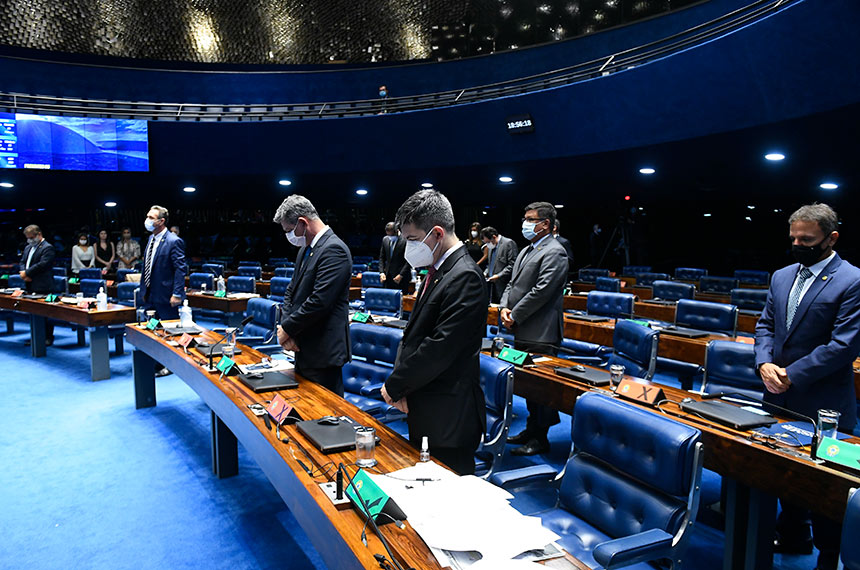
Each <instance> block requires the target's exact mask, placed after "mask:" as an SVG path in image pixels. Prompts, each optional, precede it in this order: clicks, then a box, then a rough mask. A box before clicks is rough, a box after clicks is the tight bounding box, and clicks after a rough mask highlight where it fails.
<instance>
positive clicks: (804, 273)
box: [785, 267, 812, 329]
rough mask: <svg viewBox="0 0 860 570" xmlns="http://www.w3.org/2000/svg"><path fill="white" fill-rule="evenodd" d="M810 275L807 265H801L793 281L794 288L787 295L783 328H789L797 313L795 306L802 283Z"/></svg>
mask: <svg viewBox="0 0 860 570" xmlns="http://www.w3.org/2000/svg"><path fill="white" fill-rule="evenodd" d="M810 277H812V271H810V270H809V268H808V267H803V268H802V269H801V270H800V275H799V276H798V277H797V281H795V283H794V288H793V289H792V290H791V295H789V296H788V308H787V309H786V311H785V328H786V329H790V328H791V321H793V320H794V315H795V313H797V307H799V306H800V297H801V293H802V292H803V284H804V283H806V281H807V279H809V278H810Z"/></svg>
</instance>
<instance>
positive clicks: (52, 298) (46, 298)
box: [45, 294, 59, 303]
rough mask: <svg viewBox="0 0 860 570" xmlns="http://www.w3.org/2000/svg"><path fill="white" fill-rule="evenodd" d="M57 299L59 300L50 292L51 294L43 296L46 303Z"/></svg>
mask: <svg viewBox="0 0 860 570" xmlns="http://www.w3.org/2000/svg"><path fill="white" fill-rule="evenodd" d="M58 300H59V298H58V297H57V296H56V295H54V294H51V295H48V296H47V297H45V302H46V303H56V302H57V301H58Z"/></svg>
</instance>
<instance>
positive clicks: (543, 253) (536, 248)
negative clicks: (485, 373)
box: [500, 202, 567, 455]
mask: <svg viewBox="0 0 860 570" xmlns="http://www.w3.org/2000/svg"><path fill="white" fill-rule="evenodd" d="M554 224H555V208H554V207H553V205H552V204H550V203H549V202H534V203H532V204H529V205H528V206H526V211H525V217H524V218H523V225H522V232H523V237H525V238H526V239H527V240H529V241H530V242H531V245H529V246H528V247H526V248H524V249H523V250H522V251H521V252H520V254H519V255H518V256H517V260H516V262H514V269H513V273H512V275H511V281H510V283H508V286H507V288H506V289H505V292H504V294H503V295H502V301H501V306H502V310H501V315H500V317H501V321H502V324H503V325H504V326H505V327H507V328H508V329H510V330H512V331H513V333H514V347H515V348H516V349H518V350H524V351H527V352H539V353H543V354H555V352H556V348H557V347H558V346H559V345H560V344H561V339H562V336H563V331H564V322H563V316H562V315H563V312H562V297H563V294H564V284H565V282H566V281H567V255H566V254H565V252H564V248H563V247H561V244H559V243H558V241H556V239H555V238H554V237H552V235H551V233H550V232H551V230H552V228H553V225H554ZM526 405H527V407H528V410H529V417H528V420H527V422H526V429H524V430H523V431H521V432H520V433H519V434H517V435H515V436H513V437H509V438H508V442H509V443H517V444H521V445H520V447H517V448H515V449H513V450H512V451H511V453H512V454H514V455H535V454H538V453H546V452H548V451H549V439H547V432H548V431H549V428H550V427H552V426H553V425H555V424H557V423H558V422H559V417H558V412H557V411H556V410H552V409H550V408H547V407H546V406H542V405H539V404H536V403H534V402H531V401H528V400H526Z"/></svg>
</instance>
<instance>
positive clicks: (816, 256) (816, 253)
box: [791, 238, 827, 267]
mask: <svg viewBox="0 0 860 570" xmlns="http://www.w3.org/2000/svg"><path fill="white" fill-rule="evenodd" d="M826 239H827V238H824V239H823V240H821V241H820V242H818V243H817V244H816V245H792V246H791V255H793V256H794V259H795V260H796V261H797V262H798V263H800V264H801V265H804V266H806V267H809V266H810V265H815V263H816V262H818V261H819V260H820V259H821V257H822V256H823V255H824V250H823V249H821V244H823V243H824V240H826Z"/></svg>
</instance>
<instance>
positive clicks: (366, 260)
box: [352, 255, 373, 265]
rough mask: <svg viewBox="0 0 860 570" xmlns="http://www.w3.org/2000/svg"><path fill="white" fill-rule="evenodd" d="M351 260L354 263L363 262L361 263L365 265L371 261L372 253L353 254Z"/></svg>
mask: <svg viewBox="0 0 860 570" xmlns="http://www.w3.org/2000/svg"><path fill="white" fill-rule="evenodd" d="M352 261H353V262H354V263H363V264H365V265H367V264H369V263H370V262H371V261H373V256H372V255H355V256H353V258H352Z"/></svg>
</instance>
